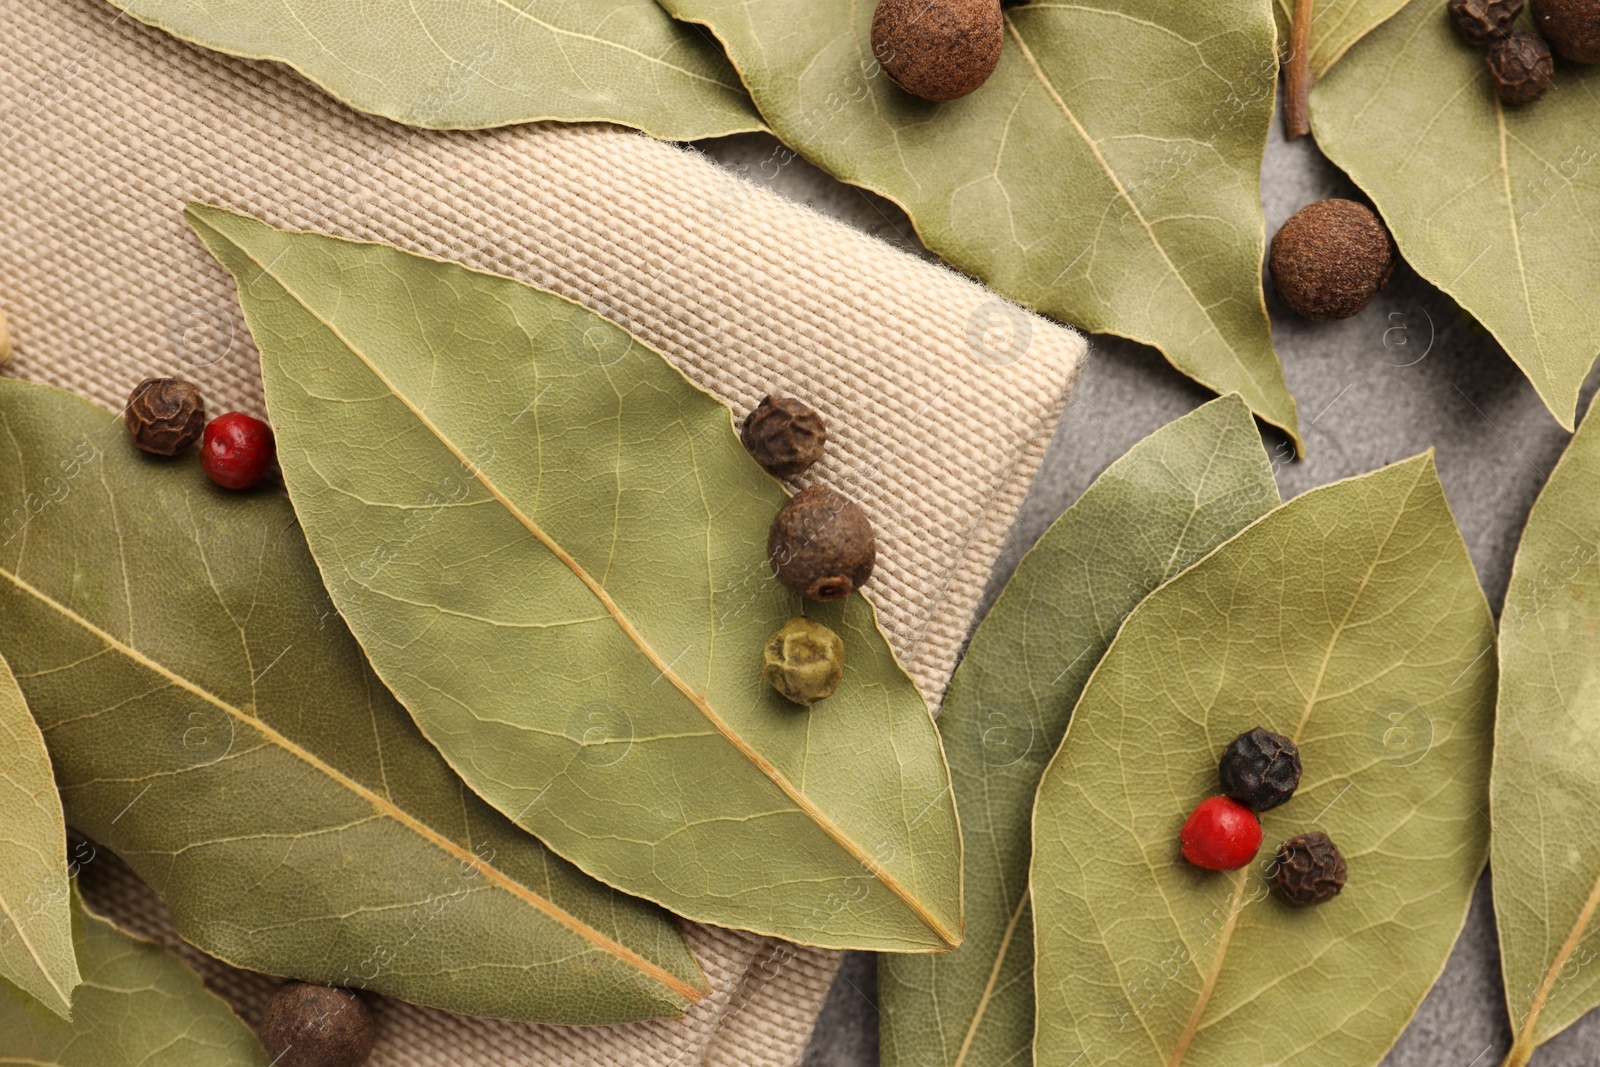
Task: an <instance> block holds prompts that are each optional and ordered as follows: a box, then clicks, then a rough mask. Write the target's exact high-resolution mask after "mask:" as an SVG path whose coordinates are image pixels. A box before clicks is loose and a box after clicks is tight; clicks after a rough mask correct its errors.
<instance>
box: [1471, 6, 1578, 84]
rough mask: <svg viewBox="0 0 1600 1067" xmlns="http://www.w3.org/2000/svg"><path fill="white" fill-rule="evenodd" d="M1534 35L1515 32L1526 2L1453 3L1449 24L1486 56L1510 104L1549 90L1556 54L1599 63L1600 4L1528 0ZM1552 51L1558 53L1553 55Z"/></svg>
mask: <svg viewBox="0 0 1600 1067" xmlns="http://www.w3.org/2000/svg"><path fill="white" fill-rule="evenodd" d="M1529 4H1530V6H1531V8H1532V11H1531V15H1532V21H1533V27H1534V31H1536V32H1533V31H1529V30H1514V29H1512V28H1511V27H1512V24H1513V23H1514V22H1516V21H1517V17H1518V16H1519V15H1521V14H1522V5H1523V0H1449V3H1448V4H1446V5H1445V6H1446V9H1447V10H1448V11H1449V13H1450V21H1452V22H1454V23H1455V26H1456V30H1457V32H1459V33H1460V34H1461V37H1462V39H1463V40H1465V41H1466V42H1467V43H1468V44H1470V45H1472V46H1473V47H1475V48H1482V47H1484V46H1485V45H1487V46H1488V49H1489V52H1488V54H1487V55H1486V56H1485V57H1484V59H1485V62H1486V63H1488V65H1489V77H1490V78H1491V79H1492V80H1493V82H1494V92H1495V95H1496V96H1498V97H1499V98H1500V99H1501V100H1502V101H1503V102H1505V103H1507V104H1531V103H1533V102H1534V101H1535V100H1538V99H1539V98H1540V97H1542V96H1543V95H1544V94H1545V93H1546V92H1548V91H1549V89H1550V82H1551V80H1552V79H1553V78H1554V77H1555V73H1556V61H1555V56H1560V57H1561V58H1562V59H1565V60H1568V61H1569V62H1572V63H1600V0H1529ZM1552 49H1553V50H1554V53H1553V54H1552Z"/></svg>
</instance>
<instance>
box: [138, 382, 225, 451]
mask: <svg viewBox="0 0 1600 1067" xmlns="http://www.w3.org/2000/svg"><path fill="white" fill-rule="evenodd" d="M122 421H123V422H124V423H126V424H127V426H128V432H129V433H131V434H132V435H133V443H134V444H135V445H137V446H138V447H139V448H142V449H144V450H145V451H146V452H153V453H154V454H156V455H158V456H176V455H177V454H178V453H180V452H183V451H186V450H187V449H188V448H189V446H190V445H192V444H194V443H195V442H196V441H198V440H200V433H201V431H203V430H204V429H205V428H206V404H205V399H204V398H203V397H202V396H201V395H200V387H199V386H197V385H194V384H192V383H190V382H186V381H183V380H181V379H178V378H146V379H145V380H144V381H142V382H140V383H139V384H138V386H137V387H135V388H134V390H133V393H132V394H131V395H130V396H129V397H128V406H127V407H126V408H124V409H123V412H122Z"/></svg>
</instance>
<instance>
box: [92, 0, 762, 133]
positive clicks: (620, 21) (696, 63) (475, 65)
mask: <svg viewBox="0 0 1600 1067" xmlns="http://www.w3.org/2000/svg"><path fill="white" fill-rule="evenodd" d="M111 2H112V3H113V4H115V5H116V6H117V7H120V8H122V9H123V10H124V11H126V12H128V13H129V14H130V15H132V16H133V17H134V18H136V19H139V20H140V21H141V22H147V23H149V24H150V25H152V26H155V27H158V28H159V29H162V30H165V31H167V32H168V33H170V34H172V35H173V36H175V37H179V38H182V39H183V40H185V41H190V42H193V43H194V44H198V45H200V46H202V47H205V48H210V49H213V50H215V51H219V52H226V53H228V54H229V55H235V56H243V57H244V58H246V59H271V60H277V61H278V62H281V63H287V64H288V65H289V66H291V67H293V68H294V69H295V70H297V71H299V72H300V73H301V74H303V75H305V76H306V77H307V78H309V79H310V80H311V81H313V82H315V83H316V84H317V85H319V86H321V87H322V88H323V89H324V90H326V91H327V92H328V93H330V94H331V95H333V96H334V97H336V98H337V99H339V100H340V101H342V102H344V103H345V104H348V105H349V106H351V107H353V108H355V109H356V110H358V111H367V112H371V113H372V114H375V115H382V116H383V117H385V118H389V119H393V120H394V121H396V122H403V123H405V124H407V125H410V126H423V127H427V128H430V129H481V128H483V127H486V126H506V125H509V124H511V123H519V122H537V121H540V120H543V119H556V120H559V121H562V122H616V123H621V124H622V125H624V126H633V127H635V128H637V129H641V130H644V131H645V132H646V133H649V134H652V135H654V136H656V137H661V138H665V139H667V140H693V139H695V138H699V137H719V136H722V135H724V134H730V133H739V132H741V131H747V130H759V129H762V124H761V119H760V117H759V116H758V115H757V114H756V110H755V107H754V106H753V105H752V104H751V103H750V98H749V96H748V95H747V94H746V93H745V91H744V89H743V88H742V87H741V86H740V84H739V78H738V76H737V75H736V74H734V72H733V68H732V67H730V66H729V65H728V60H727V58H726V57H725V56H724V55H723V54H722V52H721V50H720V49H719V48H718V47H717V45H716V43H715V42H714V41H712V40H710V39H708V38H707V36H706V35H705V33H704V32H703V31H699V30H696V29H694V28H693V27H688V26H684V25H682V24H680V23H675V22H674V21H673V20H672V19H671V18H669V17H668V16H667V14H666V13H665V12H663V11H662V10H661V8H660V7H659V6H657V5H656V3H655V0H583V2H582V3H569V2H563V0H519V2H517V3H508V2H505V0H408V2H406V3H401V2H400V0H374V2H370V3H362V4H353V3H332V4H329V3H320V2H317V0H206V2H204V3H194V2H193V0H111Z"/></svg>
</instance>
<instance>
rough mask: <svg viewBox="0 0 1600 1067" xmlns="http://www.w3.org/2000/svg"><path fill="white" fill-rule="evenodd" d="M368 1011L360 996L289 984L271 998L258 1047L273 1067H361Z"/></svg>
mask: <svg viewBox="0 0 1600 1067" xmlns="http://www.w3.org/2000/svg"><path fill="white" fill-rule="evenodd" d="M374 1029H375V1027H374V1024H373V1019H372V1009H371V1008H369V1007H367V1004H366V1001H364V1000H362V999H361V996H360V994H358V993H354V992H352V991H350V990H348V989H336V988H334V987H332V986H323V985H307V984H305V983H304V982H290V983H289V984H287V985H285V986H284V987H283V988H281V989H279V990H278V991H277V992H276V993H274V994H273V996H272V1000H271V1001H270V1002H269V1003H268V1004H267V1016H266V1019H265V1020H264V1021H263V1022H262V1024H261V1043H262V1044H263V1045H265V1046H266V1049H267V1055H269V1056H271V1057H273V1060H272V1063H273V1067H361V1064H363V1063H366V1062H367V1057H368V1056H370V1055H372V1042H373V1038H374V1036H375V1034H374Z"/></svg>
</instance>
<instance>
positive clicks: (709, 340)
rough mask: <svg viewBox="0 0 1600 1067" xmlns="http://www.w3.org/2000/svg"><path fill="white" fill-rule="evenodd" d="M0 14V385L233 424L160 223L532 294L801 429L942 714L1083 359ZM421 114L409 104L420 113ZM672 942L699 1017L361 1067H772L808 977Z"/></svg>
mask: <svg viewBox="0 0 1600 1067" xmlns="http://www.w3.org/2000/svg"><path fill="white" fill-rule="evenodd" d="M0 10H3V11H4V13H5V19H4V24H5V25H6V27H7V28H8V34H7V36H8V40H7V41H6V45H5V47H4V48H3V49H0V109H3V110H0V307H3V308H4V309H5V311H6V313H7V314H8V315H9V317H10V320H11V326H12V331H13V335H14V338H15V341H16V355H15V358H14V360H13V361H12V363H11V364H10V365H9V366H8V367H7V368H6V371H5V372H6V373H7V374H13V375H17V376H21V377H26V378H33V379H38V380H41V381H46V382H52V383H55V384H58V385H62V386H66V387H68V388H71V389H75V390H77V391H79V392H81V393H84V394H86V395H88V396H90V397H92V398H94V399H95V400H97V401H99V402H101V403H103V404H105V405H107V406H110V407H120V406H121V404H122V403H123V401H124V399H125V397H126V396H127V393H128V391H129V389H130V388H131V387H132V386H133V385H134V383H136V382H137V381H138V380H139V379H140V378H141V377H143V376H145V375H147V374H157V373H163V374H181V375H182V376H184V377H187V378H190V379H193V380H195V381H197V382H199V383H200V384H201V385H202V386H203V387H204V388H205V389H206V392H207V397H208V405H209V406H210V407H211V409H212V410H213V411H222V410H226V409H228V408H239V409H243V410H247V411H259V409H260V407H261V394H260V382H259V378H258V372H257V367H256V358H255V352H254V349H253V348H252V346H251V344H250V339H249V336H248V335H247V333H246V332H245V329H244V325H243V321H242V319H241V318H240V316H239V313H238V307H237V303H236V301H235V297H234V293H233V289H232V283H231V281H230V279H229V278H228V276H227V274H226V273H225V272H224V271H223V270H222V268H221V267H220V266H218V265H217V264H216V263H215V262H213V261H212V260H211V259H210V258H209V257H208V256H207V255H206V253H205V252H204V250H203V249H202V248H201V246H200V245H199V243H198V242H197V241H196V240H195V239H194V238H193V236H192V235H191V234H190V233H189V231H188V230H187V228H186V227H185V225H184V223H183V219H182V216H181V212H182V207H183V203H184V201H185V200H188V199H190V198H199V199H204V200H208V201H212V202H215V203H219V204H223V205H225V206H228V207H232V208H235V209H238V210H241V211H247V212H251V213H253V214H256V215H259V216H261V217H263V218H265V219H267V220H268V221H270V222H272V223H275V224H277V225H280V226H290V227H299V228H306V229H315V230H320V231H324V232H328V233H333V234H337V235H340V236H346V237H354V238H362V239H371V240H383V241H388V242H391V243H393V244H396V245H399V246H401V247H403V248H407V249H412V250H415V251H420V252H425V253H428V254H431V255H435V256H440V257H444V258H447V259H452V260H456V261H459V262H462V263H467V264H470V265H472V266H476V267H481V268H483V269H486V270H491V271H496V272H498V273H501V274H507V275H511V276H513V277H516V278H521V279H523V280H525V281H528V282H531V283H534V284H537V285H541V286H545V287H547V288H550V289H554V290H556V291H558V292H561V293H564V294H566V295H569V296H571V297H574V298H576V299H578V300H581V301H583V302H584V303H586V304H588V305H590V306H591V307H594V308H596V309H597V310H600V311H602V312H603V313H605V314H608V315H610V316H611V317H612V318H615V319H618V320H619V321H622V322H623V323H625V324H626V325H628V326H629V327H630V328H631V329H632V330H633V331H634V332H635V333H637V334H638V335H639V336H640V337H642V338H643V339H645V340H646V341H648V342H649V343H650V344H651V345H653V346H655V347H656V348H658V349H659V350H661V351H662V352H664V353H665V354H666V355H667V356H668V357H669V358H670V359H672V360H673V361H674V362H675V363H677V364H678V366H680V367H682V368H683V369H684V371H685V372H686V373H688V374H689V375H690V377H692V378H693V379H694V380H695V381H697V382H699V383H700V384H702V385H703V386H704V387H706V388H708V389H709V390H711V391H712V392H713V393H715V394H716V395H717V396H719V397H721V398H722V399H724V400H725V401H727V402H728V403H729V404H730V405H731V406H732V407H733V408H734V410H736V411H743V410H747V409H749V408H750V407H752V406H753V405H754V404H755V403H756V401H757V400H759V399H760V398H761V396H763V395H764V394H766V393H768V392H781V393H790V394H794V395H798V396H802V397H804V398H806V399H807V400H809V401H810V402H811V403H813V404H815V405H816V406H817V407H818V408H819V409H821V410H822V411H823V413H824V414H825V415H826V417H827V419H828V425H829V430H830V443H829V450H828V456H827V458H826V459H825V460H824V461H823V462H822V463H821V464H819V465H818V466H817V467H816V468H815V469H814V470H813V472H812V473H811V474H809V475H808V478H807V480H808V481H810V480H815V481H820V482H825V483H827V484H830V485H833V486H835V487H837V488H840V489H842V490H844V491H846V492H848V493H850V494H851V495H853V496H855V497H856V498H857V499H858V500H860V501H861V503H862V504H863V505H864V506H865V507H866V508H867V509H868V510H869V512H870V513H871V514H872V516H873V519H874V521H875V522H876V524H877V528H878V533H879V543H880V549H879V564H878V571H877V574H876V575H875V576H874V578H873V582H872V587H871V589H872V598H873V600H874V601H875V603H876V604H877V606H878V611H879V616H880V619H881V620H882V623H883V626H884V629H885V630H886V632H887V633H888V635H889V638H890V641H891V643H892V644H893V645H894V647H895V649H896V651H897V652H898V653H899V655H900V656H901V658H902V661H903V662H904V663H905V665H906V667H907V669H908V670H909V671H910V672H911V674H912V676H913V677H914V678H915V679H916V681H917V683H918V684H919V685H920V686H921V688H922V690H923V691H924V692H925V693H927V694H929V696H930V698H931V699H932V700H934V701H936V699H937V696H938V694H940V693H942V691H943V689H944V685H945V682H946V680H947V679H948V677H949V674H950V671H951V670H952V669H953V667H954V665H955V662H956V657H957V655H958V654H959V651H960V647H961V643H962V641H963V640H964V637H965V635H966V632H967V629H968V626H969V625H970V623H971V619H972V614H973V611H974V609H975V607H976V605H977V602H978V598H979V596H980V595H981V593H982V590H983V586H984V582H985V579H986V578H987V576H988V573H989V570H990V567H991V565H992V563H993V561H994V557H995V554H996V552H997V551H998V549H999V546H1000V542H1001V539H1002V538H1003V537H1004V535H1005V533H1006V530H1007V529H1008V527H1009V526H1010V524H1011V520H1012V517H1013V515H1014V514H1015V511H1016V508H1017V506H1018V505H1019V504H1020V503H1021V501H1022V497H1023V494H1024V492H1025V490H1026V489H1027V486H1028V483H1029V481H1030V480H1031V478H1032V476H1033V473H1034V471H1035V470H1036V468H1037V466H1038V463H1039V460H1040V458H1041V456H1042V454H1043V451H1044V448H1045V445H1046V444H1047V442H1048V439H1049V437H1050V433H1051V430H1052V429H1053V427H1054V425H1055V422H1056V419H1057V417H1058V415H1059V413H1060V410H1061V407H1062V405H1063V404H1064V402H1065V399H1066V395H1067V392H1068V390H1069V389H1070V388H1071V385H1072V382H1073V381H1074V379H1075V377H1076V375H1077V372H1078V368H1079V366H1080V364H1081V362H1082V360H1083V357H1084V344H1083V341H1082V339H1081V338H1080V337H1078V336H1077V335H1076V334H1074V333H1072V332H1071V331H1069V330H1066V329H1063V328H1061V327H1058V326H1054V325H1052V324H1050V323H1047V322H1045V321H1043V320H1041V319H1037V318H1033V317H1031V316H1028V315H1025V314H1023V313H1022V312H1020V311H1018V310H1017V309H1016V308H1014V307H1012V306H1010V305H1007V304H1004V303H1003V302H1001V301H998V300H997V299H995V298H994V297H993V296H992V295H991V294H989V293H987V292H985V291H984V290H983V289H982V288H980V287H979V286H977V285H974V284H972V283H970V282H968V281H966V280H964V279H962V278H960V277H958V276H956V275H954V274H952V273H949V272H947V271H944V270H941V269H939V268H937V267H934V266H931V265H929V264H927V263H925V262H922V261H920V260H918V259H916V258H914V257H911V256H908V255H905V254H904V253H901V252H897V251H895V250H893V249H891V248H889V247H887V246H886V245H883V244H881V243H879V242H877V241H874V240H873V239H871V238H868V237H866V236H863V235H861V234H859V233H857V232H855V231H853V230H850V229H848V228H846V227H844V226H842V225H839V224H837V223H835V222H832V221H830V220H828V219H826V218H824V217H822V216H820V215H817V214H815V213H813V212H811V211H809V210H807V209H806V208H804V207H801V206H799V205H796V204H793V203H790V202H788V201H786V200H783V199H781V198H779V197H777V196H775V195H773V194H771V193H769V192H767V191H765V190H764V189H762V188H760V187H759V186H758V185H757V184H756V183H753V182H751V181H747V180H745V179H743V178H741V177H738V176H736V175H733V174H731V173H729V172H728V171H726V170H723V169H721V168H718V167H716V166H714V165H712V164H711V163H709V162H707V161H706V160H704V159H703V158H701V157H699V156H697V155H696V154H694V153H692V152H689V151H685V150H683V149H681V148H678V147H675V146H672V145H668V144H662V143H658V142H655V141H652V140H650V139H648V138H646V137H643V136H640V135H637V134H633V133H630V132H627V131H623V130H619V129H614V128H611V127H605V126H576V127H565V126H553V125H540V126H525V127H519V128H514V129H507V130H498V131H490V132H484V133H430V132H424V131H419V130H415V129H411V128H406V127H402V126H397V125H394V124H392V123H389V122H385V121H381V120H377V119H373V118H370V117H367V116H364V115H359V114H356V113H354V112H352V111H349V110H348V109H345V108H343V107H341V106H340V105H338V104H336V103H335V102H333V101H332V100H331V99H330V98H328V97H326V96H324V95H323V94H322V93H320V92H319V91H317V90H316V89H315V88H314V87H312V86H310V85H308V84H307V83H305V82H304V81H302V80H301V79H300V78H299V77H298V76H296V75H294V74H293V73H291V72H289V71H287V70H285V69H282V68H279V67H276V66H273V65H270V64H261V63H251V62H245V61H239V60H234V59H230V58H227V57H223V56H218V55H215V54H212V53H207V52H203V51H201V50H198V49H195V48H192V47H190V46H187V45H184V44H182V43H180V42H178V41H175V40H173V39H171V38H169V37H167V36H165V35H163V34H162V33H160V32H158V31H156V30H153V29H150V28H148V27H145V26H143V25H141V24H139V23H138V22H136V21H134V20H133V19H132V18H131V17H128V16H123V15H119V13H118V12H117V11H115V10H114V9H112V8H110V7H109V6H106V5H105V4H103V3H100V2H99V0H0ZM471 76H472V74H471V72H470V70H467V71H463V72H462V74H461V77H460V78H458V79H456V80H455V83H454V84H451V85H444V86H439V87H436V89H435V92H436V93H442V92H459V91H462V84H463V82H462V79H465V78H470V77H471ZM436 99H437V98H436V97H430V96H429V95H427V94H425V95H424V97H423V98H421V99H419V101H418V105H417V110H418V112H419V114H420V113H424V112H425V111H426V110H427V109H428V107H430V106H434V104H436ZM430 100H432V101H433V102H434V103H433V104H430ZM85 889H86V891H87V892H88V893H89V894H90V896H91V899H92V900H94V901H95V903H96V904H97V906H99V907H101V908H102V909H104V910H106V911H108V912H109V913H110V914H111V915H112V916H113V917H115V918H117V919H119V920H120V921H122V922H124V923H127V924H129V925H131V926H133V927H135V928H137V929H140V930H142V931H144V932H146V933H148V934H150V935H152V936H155V937H157V938H158V939H160V940H163V941H164V942H166V943H167V944H169V945H173V946H174V947H178V948H179V949H180V950H181V951H184V952H185V954H186V955H187V956H188V958H190V959H191V961H192V962H194V963H195V964H196V965H197V966H199V967H200V968H201V969H202V971H203V972H204V973H205V975H206V977H207V979H208V980H209V981H210V982H211V984H212V986H213V987H214V988H216V989H217V990H219V991H220V992H221V993H222V994H223V995H224V996H226V997H228V998H229V999H230V1000H232V1001H233V1002H234V1003H235V1004H236V1005H237V1006H238V1008H239V1010H240V1012H241V1014H243V1015H244V1017H245V1018H246V1019H247V1020H249V1021H254V1020H255V1018H256V1016H257V1015H258V1013H259V1010H260V1006H261V1003H262V1001H263V999H264V997H265V995H266V994H267V993H268V992H269V991H270V989H271V988H272V983H271V982H270V981H269V980H266V979H263V978H261V977H259V976H251V975H242V974H240V973H238V972H234V971H230V970H229V969H228V968H225V967H222V966H221V965H220V964H217V963H216V962H215V961H209V960H206V959H205V958H204V957H201V956H200V955H199V954H198V953H196V952H194V951H193V950H192V949H187V948H185V947H183V946H178V945H176V940H175V938H174V937H173V935H172V934H171V931H170V927H169V926H167V925H166V924H165V918H164V915H163V913H162V911H161V908H160V905H159V903H158V902H156V901H154V900H153V898H151V897H150V895H149V894H148V891H146V890H143V889H142V887H140V885H139V883H138V882H137V881H136V879H134V878H133V876H132V875H131V874H130V873H128V872H127V871H126V869H125V868H122V867H121V866H120V865H119V864H118V863H117V862H116V861H115V860H114V859H111V858H109V857H104V856H102V857H101V858H100V859H99V860H97V861H96V862H95V863H93V864H90V865H89V868H88V872H87V873H86V875H85ZM687 934H688V937H689V940H690V943H691V946H692V947H693V949H694V951H695V953H696V955H697V956H698V957H699V959H700V960H701V963H702V965H703V966H704V968H705V971H706V975H707V977H708V978H709V980H710V982H711V984H712V986H713V987H714V989H715V993H714V994H713V995H712V996H710V997H708V998H706V999H705V1000H704V1001H702V1002H701V1003H699V1004H697V1005H696V1006H695V1007H694V1008H693V1009H691V1011H690V1012H689V1014H688V1016H687V1018H685V1019H682V1020H677V1021H665V1022H654V1023H643V1024H636V1025H631V1026H617V1027H595V1028H558V1027H540V1026H529V1025H522V1024H510V1023H503V1022H494V1021H488V1020H478V1019H463V1018H458V1017H455V1016H450V1015H447V1014H444V1013H442V1012H436V1011H431V1010H426V1009H421V1008H417V1007H414V1006H410V1005H404V1004H400V1003H395V1002H385V1003H383V1004H382V1005H380V1011H381V1016H382V1018H381V1023H382V1037H381V1040H380V1045H379V1048H378V1051H377V1052H376V1053H375V1056H374V1059H373V1063H374V1064H375V1065H377V1067H424V1065H426V1067H435V1065H444V1064H472V1065H478V1064H482V1065H493V1067H501V1065H513V1064H515V1065H521V1064H561V1065H580V1064H581V1065H591V1064H627V1065H633V1064H638V1065H657V1064H681V1065H685V1067H687V1065H691V1064H714V1065H749V1064H758V1065H773V1067H778V1065H789V1064H794V1063H796V1062H798V1060H799V1058H800V1055H801V1053H802V1051H803V1049H804V1047H805V1043H806V1039H807V1036H808V1034H809V1033H810V1030H811V1026H812V1023H813V1020H814V1019H815V1017H816V1012H817V1010H818V1008H819V1006H820V1004H821V1001H822V998H823V996H824V993H825V992H826V989H827V986H828V984H829V981H830V980H831V978H832V975H833V972H834V969H835V967H836V965H837V959H836V957H835V956H833V955H832V954H830V953H825V952H818V951H812V950H796V949H794V948H792V947H790V946H787V945H784V944H783V943H781V942H777V941H773V940H771V939H767V938H761V937H754V936H750V935H745V934H739V933H731V932H728V931H724V930H718V929H714V928H710V927H701V926H690V927H689V928H688V929H687Z"/></svg>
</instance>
